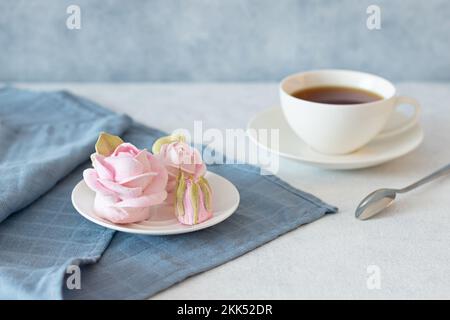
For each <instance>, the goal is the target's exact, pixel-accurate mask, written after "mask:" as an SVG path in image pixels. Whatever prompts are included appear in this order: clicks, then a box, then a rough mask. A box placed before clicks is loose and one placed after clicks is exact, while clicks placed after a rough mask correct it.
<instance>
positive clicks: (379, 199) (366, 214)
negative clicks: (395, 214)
mask: <svg viewBox="0 0 450 320" xmlns="http://www.w3.org/2000/svg"><path fill="white" fill-rule="evenodd" d="M397 192H398V190H396V189H387V188H385V189H379V190H376V191H374V192H372V193H370V194H369V195H368V196H367V197H365V198H364V199H363V200H362V201H361V202H360V203H359V205H358V207H357V208H356V212H355V216H356V217H357V218H358V219H361V220H366V219H369V218H371V217H373V216H374V215H376V214H378V213H380V212H381V211H383V210H384V209H386V208H387V207H389V206H390V205H391V204H392V202H394V200H395V197H396V195H397Z"/></svg>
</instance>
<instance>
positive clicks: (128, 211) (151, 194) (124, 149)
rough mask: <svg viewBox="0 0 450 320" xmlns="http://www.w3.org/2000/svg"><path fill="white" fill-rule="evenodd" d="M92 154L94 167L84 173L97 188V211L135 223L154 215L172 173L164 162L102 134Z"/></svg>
mask: <svg viewBox="0 0 450 320" xmlns="http://www.w3.org/2000/svg"><path fill="white" fill-rule="evenodd" d="M95 149H96V153H94V154H92V156H91V159H92V164H93V167H94V168H90V169H86V170H85V171H84V172H83V177H84V181H85V182H86V184H87V185H88V187H89V188H90V189H92V190H93V191H95V193H96V195H95V202H94V210H95V212H96V214H98V215H99V216H100V217H102V218H104V219H106V220H109V221H111V222H114V223H120V224H123V223H133V222H139V221H143V220H146V219H148V218H149V217H150V214H151V211H150V208H151V207H152V206H155V205H159V204H161V203H163V202H164V200H165V199H166V197H167V191H166V187H167V180H168V174H167V170H166V168H165V166H164V165H163V164H162V163H161V161H160V160H159V159H158V158H156V157H155V156H154V155H152V154H151V153H150V152H148V151H147V150H146V149H142V150H140V149H138V148H136V147H135V146H134V145H132V144H130V143H124V142H123V141H122V139H120V138H119V137H117V136H112V135H109V134H106V133H102V134H100V136H99V139H98V141H97V144H96V146H95Z"/></svg>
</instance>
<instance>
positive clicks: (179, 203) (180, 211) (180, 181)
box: [175, 171, 186, 216]
mask: <svg viewBox="0 0 450 320" xmlns="http://www.w3.org/2000/svg"><path fill="white" fill-rule="evenodd" d="M176 186H177V190H176V194H175V207H176V209H177V210H176V212H177V215H179V216H184V194H185V192H186V181H185V180H184V174H183V172H182V171H180V173H179V174H178V177H177V184H176Z"/></svg>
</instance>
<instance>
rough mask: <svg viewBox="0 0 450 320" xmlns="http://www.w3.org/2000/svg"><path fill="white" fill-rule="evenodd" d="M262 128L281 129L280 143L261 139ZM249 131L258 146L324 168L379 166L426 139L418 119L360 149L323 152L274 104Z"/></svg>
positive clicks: (395, 119)
mask: <svg viewBox="0 0 450 320" xmlns="http://www.w3.org/2000/svg"><path fill="white" fill-rule="evenodd" d="M406 117H407V116H406V115H405V114H404V113H402V112H401V111H395V112H394V113H393V116H392V117H391V119H390V120H389V122H388V124H387V125H386V130H389V129H390V128H395V127H397V126H398V124H399V123H402V122H404V121H405V119H406ZM259 129H279V137H280V140H279V144H278V146H271V145H269V144H268V141H265V140H269V141H270V139H265V140H264V141H263V140H262V139H259V136H264V137H266V135H258V130H259ZM247 134H248V136H249V138H250V140H252V141H253V142H255V143H256V144H257V145H258V146H259V147H261V148H263V149H266V150H268V151H270V152H273V153H275V154H278V155H279V156H281V157H285V158H289V159H294V160H298V161H300V162H302V163H305V164H308V165H312V166H316V167H320V168H324V169H340V170H349V169H359V168H366V167H371V166H376V165H379V164H381V163H384V162H387V161H390V160H393V159H396V158H398V157H401V156H403V155H405V154H407V153H408V152H411V151H412V150H414V149H415V148H417V147H418V146H419V145H420V143H421V142H422V140H423V130H422V128H421V127H420V125H419V124H418V123H417V124H416V125H415V126H414V127H412V128H411V129H409V130H407V131H405V132H402V133H399V134H398V135H395V136H392V137H386V138H376V137H375V138H374V140H372V141H371V142H369V143H368V144H367V145H365V146H364V147H362V148H361V149H359V150H357V151H355V152H353V153H350V154H346V155H326V154H321V153H318V152H316V151H314V150H313V149H311V148H310V147H309V146H308V145H306V144H305V142H303V140H301V139H300V138H299V137H298V136H297V135H296V134H295V133H294V131H293V130H292V129H291V128H290V127H289V125H288V124H287V122H286V120H285V118H284V115H283V113H282V110H281V108H280V107H275V108H271V109H268V110H265V111H263V112H261V113H259V114H257V115H256V116H255V117H254V118H253V119H251V120H250V122H249V123H248V125H247Z"/></svg>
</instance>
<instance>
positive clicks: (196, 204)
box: [152, 135, 213, 225]
mask: <svg viewBox="0 0 450 320" xmlns="http://www.w3.org/2000/svg"><path fill="white" fill-rule="evenodd" d="M152 150H153V153H155V154H156V155H157V157H158V158H159V159H161V162H162V163H163V164H164V165H165V166H166V169H167V171H168V173H169V180H168V184H167V192H168V197H167V200H166V203H167V204H172V203H173V204H174V207H175V215H176V217H177V219H178V221H179V222H180V223H182V224H187V225H194V224H198V223H201V222H203V221H206V220H208V219H209V218H211V217H212V212H213V211H212V208H211V204H212V200H211V199H212V190H211V188H210V186H209V184H208V181H207V180H206V179H205V178H204V175H205V173H206V165H205V164H204V163H203V160H202V157H201V155H200V152H199V151H198V150H197V149H195V148H193V147H191V146H190V145H189V144H187V143H186V142H185V139H184V137H183V136H179V135H178V136H177V135H173V136H167V137H162V138H160V139H158V140H157V141H156V142H155V143H154V145H153V148H152Z"/></svg>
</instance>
